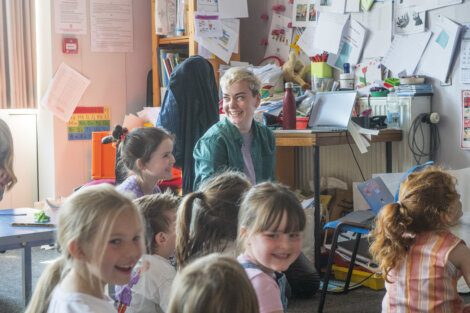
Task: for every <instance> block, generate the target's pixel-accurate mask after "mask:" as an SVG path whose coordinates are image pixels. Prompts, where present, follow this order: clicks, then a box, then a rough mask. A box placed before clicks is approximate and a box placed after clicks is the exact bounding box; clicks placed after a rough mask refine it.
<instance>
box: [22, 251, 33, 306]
mask: <svg viewBox="0 0 470 313" xmlns="http://www.w3.org/2000/svg"><path fill="white" fill-rule="evenodd" d="M21 254H22V256H21V260H22V264H21V266H22V271H21V273H22V276H23V277H22V281H23V301H24V305H25V306H26V305H27V304H28V302H29V299H30V298H31V289H32V282H31V247H30V246H29V245H26V246H25V247H24V248H23V249H22V253H21Z"/></svg>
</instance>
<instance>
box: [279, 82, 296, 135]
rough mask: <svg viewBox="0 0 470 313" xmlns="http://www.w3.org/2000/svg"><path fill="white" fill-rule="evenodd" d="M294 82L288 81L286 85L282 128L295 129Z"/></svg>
mask: <svg viewBox="0 0 470 313" xmlns="http://www.w3.org/2000/svg"><path fill="white" fill-rule="evenodd" d="M292 87H293V83H291V82H287V83H286V84H285V85H284V98H283V99H282V128H283V129H295V123H296V107H295V97H294V92H293V91H292Z"/></svg>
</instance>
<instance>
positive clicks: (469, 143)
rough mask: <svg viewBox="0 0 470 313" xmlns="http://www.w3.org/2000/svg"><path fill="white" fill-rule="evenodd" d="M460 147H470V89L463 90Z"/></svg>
mask: <svg viewBox="0 0 470 313" xmlns="http://www.w3.org/2000/svg"><path fill="white" fill-rule="evenodd" d="M460 147H461V148H462V149H470V90H462V131H461V140H460Z"/></svg>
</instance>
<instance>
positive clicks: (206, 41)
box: [195, 23, 238, 63]
mask: <svg viewBox="0 0 470 313" xmlns="http://www.w3.org/2000/svg"><path fill="white" fill-rule="evenodd" d="M222 33H223V35H222V36H221V37H217V38H216V37H210V38H203V37H195V40H196V41H197V42H198V43H199V44H200V45H202V46H203V47H204V48H206V49H207V50H209V51H210V52H211V53H213V54H215V55H216V56H218V57H219V58H220V59H221V60H222V61H224V62H225V63H228V62H229V61H230V58H231V57H232V53H233V52H234V51H235V48H236V46H237V42H238V33H237V32H235V31H234V30H233V29H231V28H230V27H227V26H226V25H225V24H224V23H222Z"/></svg>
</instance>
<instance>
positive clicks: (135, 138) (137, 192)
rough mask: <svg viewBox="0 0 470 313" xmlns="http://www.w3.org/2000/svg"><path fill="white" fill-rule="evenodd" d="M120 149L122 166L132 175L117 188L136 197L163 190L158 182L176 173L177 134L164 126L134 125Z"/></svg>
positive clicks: (120, 164) (133, 197)
mask: <svg viewBox="0 0 470 313" xmlns="http://www.w3.org/2000/svg"><path fill="white" fill-rule="evenodd" d="M119 149H120V161H119V162H118V167H119V168H120V167H122V165H124V166H125V168H126V169H127V170H128V171H129V173H130V175H129V176H128V177H127V178H126V179H125V180H124V181H123V182H122V183H121V184H120V185H118V186H117V187H116V189H117V190H118V191H120V192H125V193H126V194H128V195H129V196H130V197H131V198H132V199H136V198H140V197H142V196H144V195H149V194H154V193H160V192H161V190H160V188H159V187H158V186H157V183H158V182H159V181H161V180H163V179H169V178H171V177H172V168H173V164H175V158H174V156H173V137H172V136H171V135H170V134H169V133H168V132H167V131H166V130H164V129H163V128H158V127H142V128H134V129H133V130H132V131H130V132H129V133H128V134H127V135H126V136H125V138H124V140H123V141H122V142H121V143H120V145H119Z"/></svg>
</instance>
